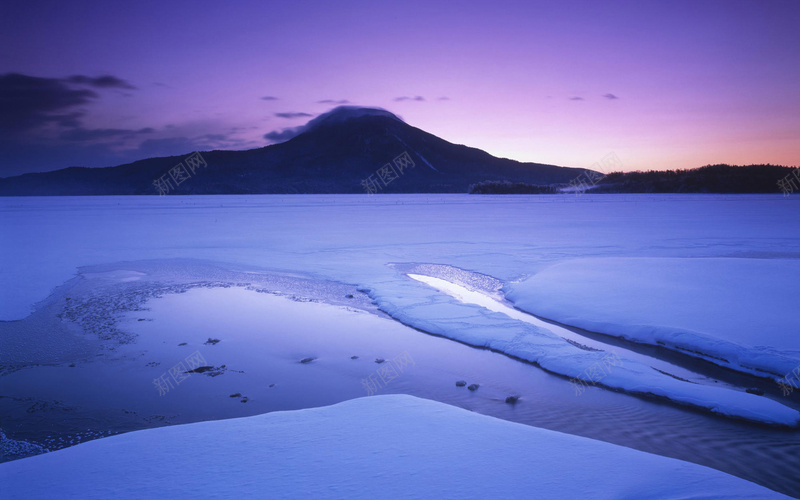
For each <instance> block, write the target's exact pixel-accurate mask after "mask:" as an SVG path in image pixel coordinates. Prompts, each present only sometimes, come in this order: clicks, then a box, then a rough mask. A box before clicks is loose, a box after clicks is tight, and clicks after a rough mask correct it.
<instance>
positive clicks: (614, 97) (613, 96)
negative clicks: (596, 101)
mask: <svg viewBox="0 0 800 500" xmlns="http://www.w3.org/2000/svg"><path fill="white" fill-rule="evenodd" d="M603 97H605V98H606V99H609V100H612V101H613V100H614V99H619V97H617V96H615V95H614V94H611V93H609V94H603Z"/></svg>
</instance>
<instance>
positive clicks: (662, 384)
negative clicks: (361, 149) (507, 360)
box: [370, 278, 800, 427]
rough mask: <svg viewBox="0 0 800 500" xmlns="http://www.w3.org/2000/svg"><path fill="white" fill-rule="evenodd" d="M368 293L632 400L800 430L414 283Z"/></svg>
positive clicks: (387, 305)
mask: <svg viewBox="0 0 800 500" xmlns="http://www.w3.org/2000/svg"><path fill="white" fill-rule="evenodd" d="M379 288H380V291H375V290H373V291H372V292H371V293H370V295H371V296H372V297H373V298H374V299H375V301H376V303H377V304H378V307H380V309H381V310H383V311H385V312H386V313H387V314H389V315H390V316H392V317H393V318H395V319H397V320H399V321H401V322H402V323H404V324H407V325H409V326H412V327H414V328H418V329H420V330H423V331H426V332H429V333H432V334H434V335H441V336H443V337H447V338H449V339H452V340H457V341H459V342H462V343H464V344H468V345H471V346H474V347H481V348H487V349H492V350H494V351H497V352H502V353H505V354H507V355H510V356H513V357H515V358H518V359H522V360H525V361H529V362H531V363H535V364H537V365H539V366H541V367H542V368H544V369H545V370H547V371H549V372H552V373H556V374H559V375H563V376H565V377H568V378H570V379H577V380H578V381H583V382H585V384H584V383H581V382H578V384H577V385H576V388H578V389H580V387H579V386H584V385H589V384H595V385H599V386H603V387H607V388H610V389H614V390H619V391H623V392H626V393H629V394H634V395H639V396H645V397H656V398H663V399H667V400H669V401H671V402H673V403H677V404H679V405H685V406H690V407H694V408H697V409H702V410H706V411H710V412H712V413H715V414H718V415H724V416H728V417H733V418H738V419H743V420H750V421H754V422H761V423H767V424H773V425H782V426H791V427H795V426H797V425H800V413H798V412H797V411H796V410H794V409H792V408H789V407H788V406H784V405H782V404H780V403H778V402H777V401H773V400H771V399H769V398H766V397H763V396H757V395H754V394H749V393H747V392H744V391H736V390H731V389H725V388H722V387H717V386H711V385H701V384H696V383H690V382H685V381H683V380H678V379H676V378H674V377H671V376H669V375H666V374H664V373H661V372H659V371H657V370H655V369H653V368H651V367H650V366H648V365H647V364H643V363H641V362H638V361H636V360H633V359H629V358H626V357H620V358H618V359H613V360H609V357H608V355H609V353H608V352H603V351H586V350H583V349H580V348H578V347H576V346H574V345H573V344H571V343H569V342H567V341H566V340H565V339H563V338H561V337H560V336H558V335H556V334H555V333H553V332H551V331H550V330H547V329H546V328H541V327H537V326H535V325H532V324H529V323H525V322H522V321H519V320H516V319H512V318H510V317H508V316H506V315H505V314H502V313H499V312H493V311H490V310H489V309H486V308H483V307H480V306H477V305H473V304H464V303H459V302H456V301H455V300H454V299H453V298H451V297H450V296H448V295H445V294H443V293H437V294H434V295H431V293H430V288H429V287H428V286H427V285H423V284H421V283H419V282H416V281H412V280H411V278H408V279H407V281H406V282H405V283H391V284H390V283H382V284H381V286H380V287H379Z"/></svg>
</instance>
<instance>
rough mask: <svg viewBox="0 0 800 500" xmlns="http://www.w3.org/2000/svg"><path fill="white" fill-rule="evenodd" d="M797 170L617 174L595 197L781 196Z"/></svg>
mask: <svg viewBox="0 0 800 500" xmlns="http://www.w3.org/2000/svg"><path fill="white" fill-rule="evenodd" d="M792 170H793V169H792V168H790V167H782V166H779V165H745V166H735V165H706V166H705V167H700V168H695V169H690V170H648V171H646V172H613V173H610V174H608V175H607V176H605V177H603V179H602V180H601V181H600V183H599V184H598V185H597V187H595V188H594V189H592V190H591V192H592V193H778V192H780V190H779V189H778V181H779V180H781V179H783V178H784V177H786V176H787V175H788V174H789V173H790V172H791V171H792Z"/></svg>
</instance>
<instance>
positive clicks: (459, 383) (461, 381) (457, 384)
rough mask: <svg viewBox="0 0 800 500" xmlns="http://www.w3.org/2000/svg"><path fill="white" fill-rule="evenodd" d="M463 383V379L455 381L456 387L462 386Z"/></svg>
mask: <svg viewBox="0 0 800 500" xmlns="http://www.w3.org/2000/svg"><path fill="white" fill-rule="evenodd" d="M465 385H467V382H466V381H465V380H459V381H458V382H456V387H464V386H465Z"/></svg>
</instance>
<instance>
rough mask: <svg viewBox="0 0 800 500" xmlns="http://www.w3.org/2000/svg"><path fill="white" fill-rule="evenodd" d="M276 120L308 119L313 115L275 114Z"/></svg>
mask: <svg viewBox="0 0 800 500" xmlns="http://www.w3.org/2000/svg"><path fill="white" fill-rule="evenodd" d="M275 116H277V117H278V118H310V117H312V116H314V115H311V114H308V113H275Z"/></svg>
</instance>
